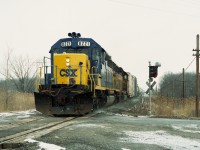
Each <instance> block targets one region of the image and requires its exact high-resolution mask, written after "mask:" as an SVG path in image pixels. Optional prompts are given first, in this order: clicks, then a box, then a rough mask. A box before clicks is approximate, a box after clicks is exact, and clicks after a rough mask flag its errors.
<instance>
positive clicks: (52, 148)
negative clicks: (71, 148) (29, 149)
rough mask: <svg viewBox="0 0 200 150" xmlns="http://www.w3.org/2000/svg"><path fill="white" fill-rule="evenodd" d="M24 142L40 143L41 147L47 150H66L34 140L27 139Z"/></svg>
mask: <svg viewBox="0 0 200 150" xmlns="http://www.w3.org/2000/svg"><path fill="white" fill-rule="evenodd" d="M24 141H26V142H29V143H38V145H39V147H40V148H41V150H42V149H45V150H65V148H63V147H60V146H57V145H54V144H49V143H44V142H39V141H36V140H33V139H25V140H24Z"/></svg>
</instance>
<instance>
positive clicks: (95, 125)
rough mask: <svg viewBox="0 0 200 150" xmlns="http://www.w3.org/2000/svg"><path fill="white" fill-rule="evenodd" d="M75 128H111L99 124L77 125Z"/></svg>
mask: <svg viewBox="0 0 200 150" xmlns="http://www.w3.org/2000/svg"><path fill="white" fill-rule="evenodd" d="M75 127H88V128H110V127H106V126H104V125H98V124H89V123H88V124H78V125H75Z"/></svg>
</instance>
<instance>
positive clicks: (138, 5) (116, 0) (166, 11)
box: [108, 0, 200, 17]
mask: <svg viewBox="0 0 200 150" xmlns="http://www.w3.org/2000/svg"><path fill="white" fill-rule="evenodd" d="M108 1H111V2H113V3H118V4H123V5H128V6H134V7H141V8H145V9H150V10H153V11H159V12H164V13H168V14H177V15H186V16H191V17H200V15H195V14H191V13H190V14H189V13H185V12H177V11H174V10H166V9H160V8H155V7H149V6H145V5H141V4H136V3H130V2H124V1H123V2H122V1H120V0H108ZM191 9H192V10H193V7H191ZM187 12H188V11H187Z"/></svg>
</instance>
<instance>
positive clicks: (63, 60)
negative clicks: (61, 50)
mask: <svg viewBox="0 0 200 150" xmlns="http://www.w3.org/2000/svg"><path fill="white" fill-rule="evenodd" d="M80 62H82V67H80ZM81 68H82V69H81ZM81 70H82V71H81ZM89 70H90V62H89V60H88V56H87V55H86V54H77V53H67V54H66V53H65V54H54V80H55V82H56V84H69V79H70V78H73V79H74V80H75V84H76V85H77V84H78V85H80V84H82V85H88V74H89ZM81 72H82V73H81ZM74 75H75V76H74ZM81 81H82V83H81Z"/></svg>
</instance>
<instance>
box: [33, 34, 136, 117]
mask: <svg viewBox="0 0 200 150" xmlns="http://www.w3.org/2000/svg"><path fill="white" fill-rule="evenodd" d="M68 36H69V38H64V39H60V40H58V41H57V42H56V43H55V44H54V45H53V46H52V47H51V49H50V51H49V53H50V58H49V59H50V64H49V65H48V64H47V63H46V60H47V57H44V65H43V67H41V68H40V79H39V81H41V71H42V70H43V71H44V83H41V82H39V83H38V91H37V92H34V97H35V105H36V110H37V111H40V112H41V113H43V114H46V115H68V114H69V115H83V114H85V113H88V112H90V111H91V110H94V109H98V108H99V107H102V106H109V105H111V104H113V103H117V102H119V101H122V100H126V99H127V97H133V96H136V94H137V80H136V77H134V76H132V75H131V74H130V73H127V72H125V71H124V70H123V69H122V68H121V67H119V66H118V65H117V64H116V63H114V62H113V61H112V59H111V56H110V55H109V54H108V53H107V52H106V51H105V50H104V49H103V48H102V47H101V46H100V45H99V44H98V43H97V42H95V41H94V40H93V39H91V38H81V35H80V34H79V33H78V34H77V33H75V32H73V33H69V34H68ZM42 68H43V69H42Z"/></svg>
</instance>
